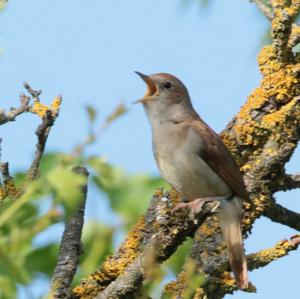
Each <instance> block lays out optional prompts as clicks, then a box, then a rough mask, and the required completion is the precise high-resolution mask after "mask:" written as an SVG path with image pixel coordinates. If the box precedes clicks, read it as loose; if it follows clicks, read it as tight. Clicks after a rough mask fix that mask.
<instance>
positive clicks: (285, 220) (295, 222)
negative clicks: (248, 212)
mask: <svg viewBox="0 0 300 299" xmlns="http://www.w3.org/2000/svg"><path fill="white" fill-rule="evenodd" d="M264 215H265V216H266V217H268V218H269V219H271V220H272V221H273V222H276V223H280V224H283V225H286V226H289V227H291V228H293V229H295V230H297V231H300V214H299V213H296V212H294V211H291V210H289V209H287V208H285V207H283V206H281V205H280V204H278V203H275V202H273V203H272V204H270V205H269V207H268V209H267V210H266V211H265V213H264Z"/></svg>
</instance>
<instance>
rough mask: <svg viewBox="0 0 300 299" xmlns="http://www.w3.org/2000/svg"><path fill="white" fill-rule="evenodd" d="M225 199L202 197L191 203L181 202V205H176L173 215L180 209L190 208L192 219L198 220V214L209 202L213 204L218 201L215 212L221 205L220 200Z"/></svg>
mask: <svg viewBox="0 0 300 299" xmlns="http://www.w3.org/2000/svg"><path fill="white" fill-rule="evenodd" d="M222 199H224V196H212V197H200V198H196V199H195V200H193V201H190V202H181V203H179V204H177V205H176V207H174V209H173V210H172V213H174V212H175V211H177V210H180V209H186V208H189V209H190V213H191V218H192V220H194V221H195V220H196V216H197V214H199V213H200V212H201V210H202V208H203V205H204V204H205V203H207V202H211V201H217V202H218V205H216V206H215V207H214V208H213V210H212V211H215V210H216V209H217V208H218V206H219V204H220V202H219V201H220V200H222Z"/></svg>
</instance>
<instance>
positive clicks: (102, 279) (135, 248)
mask: <svg viewBox="0 0 300 299" xmlns="http://www.w3.org/2000/svg"><path fill="white" fill-rule="evenodd" d="M144 225H145V222H144V218H143V217H141V218H140V219H139V221H138V223H137V224H136V226H135V227H134V229H133V230H131V232H130V233H129V234H128V237H127V238H126V240H125V241H124V243H123V244H122V245H121V247H120V248H119V251H118V253H117V254H116V255H114V256H110V257H108V258H106V260H105V261H104V263H103V264H102V266H101V268H100V270H98V271H95V272H94V273H93V274H91V275H90V276H89V277H88V278H87V279H84V280H82V282H81V283H80V285H78V286H77V287H75V288H74V289H73V292H74V295H75V296H76V298H82V299H84V298H93V296H96V295H97V293H98V292H100V291H101V290H103V289H104V288H105V287H106V286H107V285H108V284H109V283H110V282H111V281H114V280H115V279H116V278H117V277H118V276H119V275H120V274H121V273H123V272H124V270H125V269H126V267H127V266H128V265H129V264H130V263H131V262H133V261H134V260H135V258H136V257H137V256H138V254H139V252H140V243H141V240H142V238H143V234H144Z"/></svg>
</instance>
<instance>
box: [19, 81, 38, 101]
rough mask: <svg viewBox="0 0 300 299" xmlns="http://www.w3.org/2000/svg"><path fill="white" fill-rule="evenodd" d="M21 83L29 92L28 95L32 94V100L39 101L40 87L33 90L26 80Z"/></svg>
mask: <svg viewBox="0 0 300 299" xmlns="http://www.w3.org/2000/svg"><path fill="white" fill-rule="evenodd" d="M23 85H24V87H25V89H26V90H27V91H28V92H29V93H30V95H31V96H32V98H33V99H34V100H37V101H40V99H39V96H40V95H41V93H42V90H41V89H40V90H34V89H32V88H31V87H30V85H29V84H28V83H27V82H24V83H23Z"/></svg>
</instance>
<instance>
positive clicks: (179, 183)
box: [137, 73, 248, 289]
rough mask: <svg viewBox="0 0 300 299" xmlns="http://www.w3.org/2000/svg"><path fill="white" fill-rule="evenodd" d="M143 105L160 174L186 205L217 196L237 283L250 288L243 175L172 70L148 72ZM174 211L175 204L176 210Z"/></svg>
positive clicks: (196, 207) (194, 205)
mask: <svg viewBox="0 0 300 299" xmlns="http://www.w3.org/2000/svg"><path fill="white" fill-rule="evenodd" d="M138 74H139V75H140V77H141V78H142V79H143V80H144V81H145V82H146V83H147V86H148V89H147V92H146V94H145V96H144V97H143V98H142V99H141V100H139V101H137V102H141V103H143V106H144V108H145V111H146V113H147V116H148V118H149V120H150V123H151V126H152V133H153V150H154V155H155V158H156V161H157V164H158V167H159V169H160V172H161V174H162V176H163V177H164V178H165V179H166V180H167V181H168V182H169V184H170V185H171V186H173V187H174V188H175V189H176V190H178V191H179V192H181V193H182V194H183V195H184V196H185V197H186V198H187V199H188V201H189V203H186V204H185V203H181V204H179V205H178V207H179V208H181V207H191V209H192V211H193V212H195V211H198V210H199V209H201V207H202V205H203V203H204V202H205V201H207V200H219V201H220V210H219V213H218V218H219V223H220V227H221V229H222V232H223V236H224V241H225V243H226V245H227V249H228V256H229V261H230V265H231V269H232V271H233V273H234V276H235V279H236V283H237V286H238V287H239V288H241V289H245V288H247V287H248V272H247V263H246V259H245V255H244V249H243V239H242V233H241V219H242V215H243V210H242V204H241V199H242V198H243V199H248V194H247V191H246V188H245V184H244V181H243V178H242V175H241V173H240V171H239V168H238V166H237V164H236V163H235V161H234V159H233V157H232V156H231V154H230V152H229V151H228V149H227V148H226V146H225V145H224V143H223V142H222V140H221V139H220V137H219V136H218V135H217V134H216V133H215V132H214V131H213V130H212V129H211V128H210V127H209V126H208V125H207V124H206V123H205V122H203V121H202V119H201V118H200V117H199V115H198V114H197V113H196V111H195V110H194V108H193V106H192V103H191V101H190V97H189V94H188V91H187V89H186V87H185V86H184V84H183V83H182V82H181V81H180V80H178V79H177V78H176V77H174V76H172V75H170V74H164V73H161V74H154V75H151V76H146V75H143V74H141V73H138ZM175 209H176V208H175Z"/></svg>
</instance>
